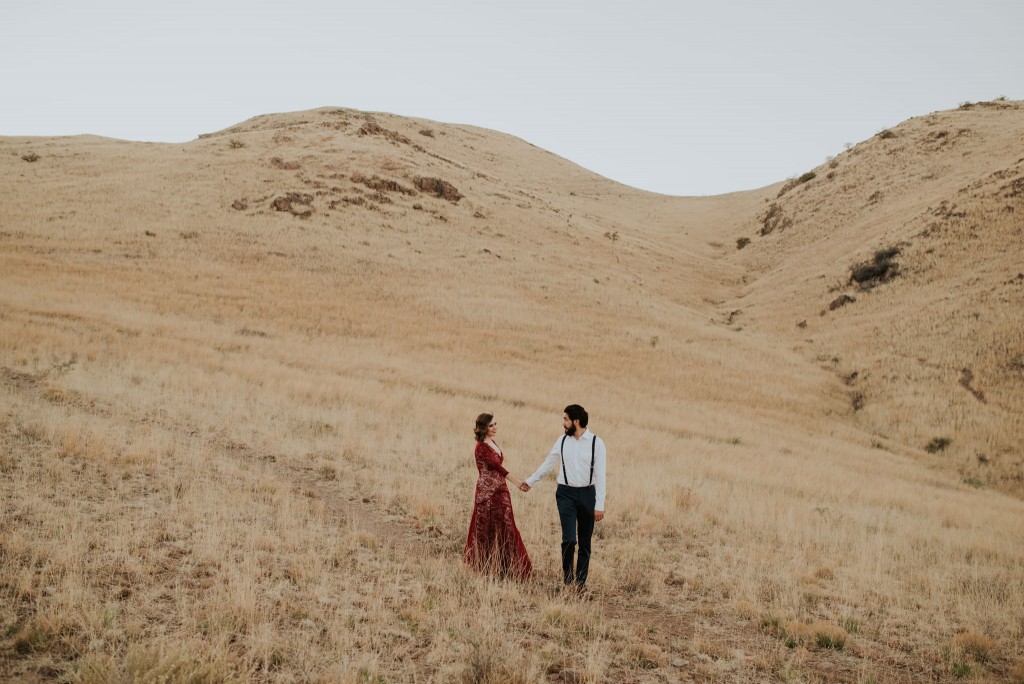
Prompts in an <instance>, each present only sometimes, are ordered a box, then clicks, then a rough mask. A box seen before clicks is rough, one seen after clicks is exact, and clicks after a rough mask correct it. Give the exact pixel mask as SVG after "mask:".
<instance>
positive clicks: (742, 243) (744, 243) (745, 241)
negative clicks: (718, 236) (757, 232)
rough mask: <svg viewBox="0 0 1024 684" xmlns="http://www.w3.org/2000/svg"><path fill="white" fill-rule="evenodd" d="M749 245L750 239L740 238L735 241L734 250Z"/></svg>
mask: <svg viewBox="0 0 1024 684" xmlns="http://www.w3.org/2000/svg"><path fill="white" fill-rule="evenodd" d="M749 244H750V238H748V237H741V238H737V239H736V249H743V248H744V247H746V246H747V245H749Z"/></svg>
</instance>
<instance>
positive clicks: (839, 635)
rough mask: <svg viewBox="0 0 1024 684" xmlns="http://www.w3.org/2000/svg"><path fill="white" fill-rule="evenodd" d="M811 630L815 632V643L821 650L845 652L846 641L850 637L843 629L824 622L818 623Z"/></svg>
mask: <svg viewBox="0 0 1024 684" xmlns="http://www.w3.org/2000/svg"><path fill="white" fill-rule="evenodd" d="M811 630H812V631H813V632H814V643H816V644H817V645H818V646H819V647H820V648H829V649H832V650H834V651H841V650H843V646H845V645H846V639H847V638H848V637H849V635H848V634H847V633H846V630H844V629H843V628H842V627H835V626H833V625H830V624H827V623H824V622H816V623H815V624H814V625H812V626H811Z"/></svg>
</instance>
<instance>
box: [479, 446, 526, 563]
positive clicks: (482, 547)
mask: <svg viewBox="0 0 1024 684" xmlns="http://www.w3.org/2000/svg"><path fill="white" fill-rule="evenodd" d="M474 456H475V457H476V467H477V470H479V471H480V478H479V479H478V480H477V481H476V494H475V496H474V498H473V517H472V518H471V519H470V521H469V536H468V537H467V538H466V550H465V551H464V552H463V554H462V555H463V558H464V559H465V560H466V562H467V563H469V564H470V565H472V566H473V567H475V568H478V569H480V570H486V571H489V572H493V573H495V574H497V575H500V576H503V577H515V578H518V579H526V578H527V577H529V576H530V573H531V572H532V571H533V564H532V563H530V555H529V554H528V553H527V552H526V545H525V544H523V538H522V537H521V536H520V535H519V530H518V529H516V519H515V516H514V515H513V514H512V496H511V495H510V494H509V491H508V486H507V485H506V484H505V476H506V475H508V470H506V469H505V468H504V467H503V466H502V465H501V463H502V461H504V460H505V458H504V456H502V455H501V454H499V453H498V452H496V451H495V450H494V449H492V448H491V447H490V446H488V445H487V444H484V443H483V442H479V443H477V445H476V452H475V453H474Z"/></svg>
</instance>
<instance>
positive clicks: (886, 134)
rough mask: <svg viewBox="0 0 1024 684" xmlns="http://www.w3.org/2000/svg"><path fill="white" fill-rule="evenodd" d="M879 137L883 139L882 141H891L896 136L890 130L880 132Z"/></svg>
mask: <svg viewBox="0 0 1024 684" xmlns="http://www.w3.org/2000/svg"><path fill="white" fill-rule="evenodd" d="M878 137H879V138H881V139H882V140H889V139H891V138H895V137H896V134H895V133H893V132H892V131H890V130H889V129H885V130H884V131H879V133H878Z"/></svg>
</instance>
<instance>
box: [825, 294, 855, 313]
mask: <svg viewBox="0 0 1024 684" xmlns="http://www.w3.org/2000/svg"><path fill="white" fill-rule="evenodd" d="M855 301H857V300H856V299H855V298H854V297H851V296H850V295H848V294H842V295H839V296H838V297H836V298H835V299H833V300H832V301H831V302H830V303H829V305H828V310H829V311H835V310H836V309H838V308H841V307H844V306H846V305H847V304H853V303H854V302H855Z"/></svg>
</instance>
